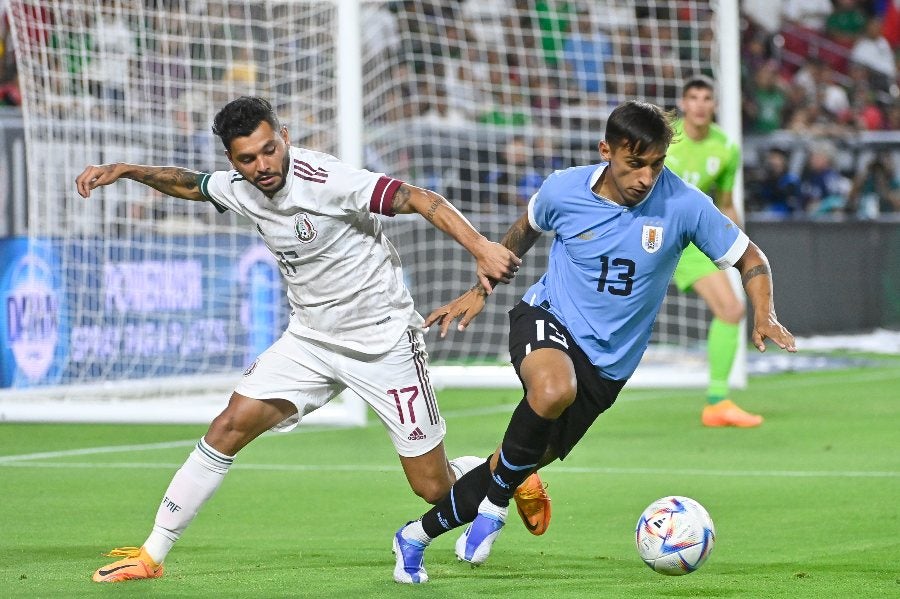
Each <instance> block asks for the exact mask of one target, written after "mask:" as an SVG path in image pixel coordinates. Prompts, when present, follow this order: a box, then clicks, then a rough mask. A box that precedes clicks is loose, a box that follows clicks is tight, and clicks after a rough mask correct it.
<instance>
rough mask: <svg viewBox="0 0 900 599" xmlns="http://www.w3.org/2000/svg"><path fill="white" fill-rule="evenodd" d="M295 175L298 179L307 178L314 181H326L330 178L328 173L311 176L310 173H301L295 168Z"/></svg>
mask: <svg viewBox="0 0 900 599" xmlns="http://www.w3.org/2000/svg"><path fill="white" fill-rule="evenodd" d="M294 176H295V177H297V178H298V179H305V180H307V181H312V182H313V183H325V180H326V179H327V178H328V175H323V176H318V177H311V176H309V175H305V174H303V173H301V172H300V171H298V170H297V169H294Z"/></svg>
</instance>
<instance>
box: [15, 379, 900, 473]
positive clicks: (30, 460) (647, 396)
mask: <svg viewBox="0 0 900 599" xmlns="http://www.w3.org/2000/svg"><path fill="white" fill-rule="evenodd" d="M883 379H892V380H897V375H896V373H893V372H883V373H857V374H856V375H854V376H853V377H846V378H844V379H842V380H841V382H842V383H853V382H857V381H860V382H862V381H869V382H870V381H873V380H883ZM762 382H767V381H766V380H765V378H764V377H763V378H762V379H761V380H760V379H757V383H762ZM818 384H821V383H818ZM804 386H807V383H806V382H805V381H803V380H799V381H780V382H779V384H778V385H777V387H778V388H779V389H788V388H792V387H794V388H796V387H804ZM683 393H684V391H683V390H673V389H656V390H653V389H649V390H648V389H638V390H634V391H631V392H628V393H627V394H626V395H625V396H623V397H622V398H621V400H620V401H643V400H652V399H665V398H666V396H668V395H672V394H678V395H681V394H683ZM514 407H515V404H504V405H493V406H485V407H482V408H470V409H465V410H451V411H448V412H442V415H443V416H444V417H445V418H446V419H449V420H452V419H456V418H469V417H474V416H482V415H488V414H497V413H511V412H512V409H513V408H514ZM376 425H380V423H379V422H378V421H377V420H373V419H371V418H370V421H369V423H368V424H367V425H366V426H367V427H368V426H376ZM334 430H341V429H335V428H326V427H309V428H303V427H301V428H299V429H297V431H296V432H295V434H298V433H306V434H309V433H322V432H330V431H334ZM284 436H286V435H280V434H277V433H267V434H266V435H265V437H266V438H278V437H284ZM196 443H197V439H186V440H183V441H168V442H162V443H145V444H141V445H111V446H104V447H85V448H81V449H68V450H61V451H46V452H38V453H29V454H19V455H6V456H0V467H3V466H17V467H22V466H33V467H36V468H41V467H42V468H57V467H58V468H64V467H68V468H82V467H92V468H100V467H105V468H156V467H159V468H179V467H180V466H181V464H177V465H169V464H159V463H153V464H135V463H107V464H104V463H92V464H82V463H76V462H65V463H59V464H54V463H40V462H34V460H46V459H53V458H68V457H74V456H83V455H97V454H104V453H129V452H137V451H153V450H156V449H173V448H178V447H193V446H194V445H195V444H196ZM22 462H27V463H25V464H23V463H22ZM234 467H237V468H244V469H256V470H281V471H289V470H293V471H301V470H323V469H331V470H373V471H391V470H394V469H395V468H396V466H375V467H371V466H346V467H341V466H313V465H306V466H304V465H284V466H280V465H267V464H258V465H253V464H239V463H238V464H235V466H234ZM553 470H554V471H555V472H568V473H597V474H638V475H644V474H667V473H669V474H682V475H694V474H696V475H708V476H789V477H804V476H805V477H822V476H838V477H878V478H885V477H888V478H892V477H900V472H890V471H888V472H865V471H844V472H839V471H835V472H829V471H788V470H785V471H779V470H771V471H769V470H761V471H752V470H750V471H718V470H672V469H640V468H569V467H566V466H553Z"/></svg>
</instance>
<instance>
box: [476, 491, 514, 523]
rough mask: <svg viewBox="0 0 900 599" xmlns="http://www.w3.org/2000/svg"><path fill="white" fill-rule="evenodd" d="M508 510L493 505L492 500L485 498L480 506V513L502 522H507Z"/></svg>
mask: <svg viewBox="0 0 900 599" xmlns="http://www.w3.org/2000/svg"><path fill="white" fill-rule="evenodd" d="M507 509H508V508H505V507H500V506H499V505H496V504H495V503H492V502H491V500H490V499H488V498H487V497H485V498H484V499H482V500H481V503H479V504H478V513H479V514H484V515H485V516H493V517H494V518H496V519H497V520H500V522H506V512H507Z"/></svg>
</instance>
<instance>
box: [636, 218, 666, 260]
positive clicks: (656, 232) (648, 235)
mask: <svg viewBox="0 0 900 599" xmlns="http://www.w3.org/2000/svg"><path fill="white" fill-rule="evenodd" d="M662 242H663V228H662V227H653V226H651V225H644V232H643V234H642V235H641V246H642V247H643V248H644V250H645V251H646V252H647V253H650V254H654V253H656V252H657V250H659V248H661V247H662Z"/></svg>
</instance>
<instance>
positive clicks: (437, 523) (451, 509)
mask: <svg viewBox="0 0 900 599" xmlns="http://www.w3.org/2000/svg"><path fill="white" fill-rule="evenodd" d="M489 464H490V458H489V459H488V461H486V462H484V463H483V464H481V465H480V466H476V467H475V468H472V469H471V470H469V471H468V472H466V474H465V476H463V477H462V478H461V479H459V480H458V481H456V483H455V484H454V485H453V486H452V487H450V492H449V493H448V494H447V495H446V496H445V497H444V498H443V499H441V500H440V501H438V502H437V503H436V504H435V506H434V507H433V508H431V509H430V510H428V511H427V512H426V513H425V515H424V516H422V528H423V529H424V530H425V534H427V535H428V536H429V537H431V538H432V539H433V538H435V537H437V536H440V535H442V534H444V533H445V532H447V531H448V530H453V529H454V528H457V527H459V526H462V525H463V524H466V523H468V522H471V521H472V520H474V519H475V516H476V515H477V514H478V504H479V503H481V500H482V499H484V494H485V493H486V492H487V488H488V485H489V484H490V483H491V468H490V465H489Z"/></svg>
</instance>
